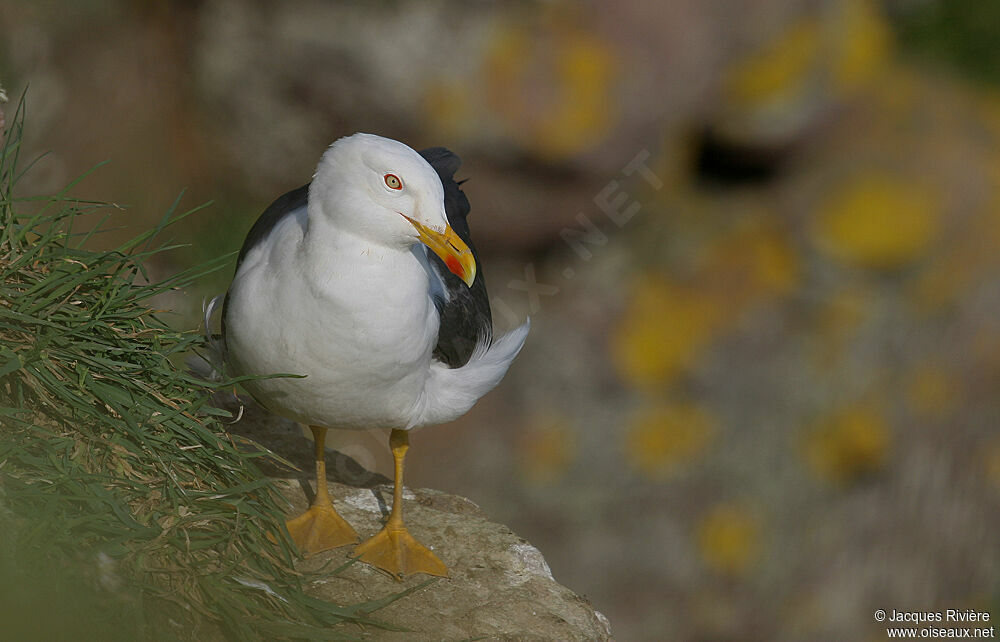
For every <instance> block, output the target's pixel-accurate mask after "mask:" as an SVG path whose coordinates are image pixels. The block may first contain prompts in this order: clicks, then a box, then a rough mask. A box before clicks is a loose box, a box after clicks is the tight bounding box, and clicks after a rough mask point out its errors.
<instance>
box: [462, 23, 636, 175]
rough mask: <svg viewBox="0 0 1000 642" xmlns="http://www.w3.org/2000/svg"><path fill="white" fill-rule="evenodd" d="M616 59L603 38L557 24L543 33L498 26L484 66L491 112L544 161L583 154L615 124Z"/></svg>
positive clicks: (515, 27) (483, 73)
mask: <svg viewBox="0 0 1000 642" xmlns="http://www.w3.org/2000/svg"><path fill="white" fill-rule="evenodd" d="M615 58H616V57H615V55H614V53H613V51H612V48H611V47H610V45H609V44H608V43H606V42H605V41H604V40H602V39H601V38H599V37H597V36H596V35H594V34H591V33H588V32H587V31H586V30H584V29H583V28H580V27H575V26H572V25H569V24H563V23H560V22H558V21H554V22H553V23H552V24H551V25H543V28H542V29H541V31H540V33H534V32H533V31H530V30H529V29H528V28H527V27H525V26H524V25H520V24H519V25H511V26H508V27H505V28H501V29H500V30H499V31H498V32H497V33H496V34H495V35H494V36H493V39H492V42H491V45H490V46H489V47H488V49H487V52H486V56H485V59H484V62H483V67H482V73H481V76H482V77H483V79H484V80H485V88H486V96H485V102H486V108H487V109H488V110H489V111H490V112H491V113H492V114H494V115H496V116H497V117H499V119H500V120H501V121H502V122H503V123H504V124H505V125H506V128H507V129H508V131H509V133H510V135H511V136H513V137H514V138H515V139H517V140H518V141H519V142H521V143H522V144H524V145H526V146H527V147H529V148H531V149H533V150H535V151H536V152H538V153H539V154H540V155H542V156H545V157H547V158H553V159H559V158H565V157H568V156H571V155H573V154H576V153H579V152H582V151H584V150H587V149H589V148H592V147H593V146H595V145H596V144H598V143H599V142H601V141H602V140H604V138H605V137H606V136H607V135H608V133H609V132H610V131H611V128H612V126H613V124H614V120H615V117H616V116H615V114H614V112H613V109H612V106H613V104H614V103H613V101H612V100H611V91H612V88H613V87H612V85H613V82H614V79H615V77H616V65H615V62H614V61H615Z"/></svg>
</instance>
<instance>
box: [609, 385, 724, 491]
mask: <svg viewBox="0 0 1000 642" xmlns="http://www.w3.org/2000/svg"><path fill="white" fill-rule="evenodd" d="M715 425H716V422H715V419H714V418H713V417H712V416H711V415H710V414H709V413H708V412H707V411H706V410H704V409H703V408H700V407H699V406H696V405H694V404H664V403H661V404H657V405H655V406H652V407H649V408H645V409H643V410H641V411H640V412H639V413H638V415H637V416H636V417H635V418H634V419H633V421H632V425H631V427H630V428H629V431H628V434H627V436H626V441H625V455H626V459H627V460H628V462H629V464H631V466H632V467H633V468H634V469H635V470H636V471H638V472H639V473H641V474H642V475H644V476H646V477H651V478H664V477H668V476H670V475H672V474H674V473H676V472H677V471H678V470H679V469H680V468H681V467H682V466H683V465H684V464H688V463H691V462H692V461H693V460H694V459H696V458H697V457H698V456H699V455H701V454H702V453H703V452H704V451H705V449H706V448H707V447H708V445H709V443H711V441H712V439H713V437H714V436H715Z"/></svg>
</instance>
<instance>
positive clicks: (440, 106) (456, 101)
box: [423, 80, 475, 138]
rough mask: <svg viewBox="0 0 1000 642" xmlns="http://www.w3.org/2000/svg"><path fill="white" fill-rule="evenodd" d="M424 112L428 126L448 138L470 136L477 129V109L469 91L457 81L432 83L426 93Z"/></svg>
mask: <svg viewBox="0 0 1000 642" xmlns="http://www.w3.org/2000/svg"><path fill="white" fill-rule="evenodd" d="M423 111H424V116H425V117H426V119H427V123H428V125H430V126H431V127H432V128H434V130H435V131H436V132H437V133H438V134H439V135H441V136H444V137H447V138H461V137H465V136H468V135H469V134H470V133H471V132H472V130H473V128H474V127H475V109H474V107H473V105H472V101H471V100H470V98H469V92H468V89H467V88H466V87H465V86H464V85H462V84H460V83H459V82H457V81H456V82H447V81H444V80H442V81H438V82H432V83H430V84H429V85H428V87H427V89H426V91H425V93H424V104H423Z"/></svg>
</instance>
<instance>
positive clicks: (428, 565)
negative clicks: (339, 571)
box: [354, 430, 448, 579]
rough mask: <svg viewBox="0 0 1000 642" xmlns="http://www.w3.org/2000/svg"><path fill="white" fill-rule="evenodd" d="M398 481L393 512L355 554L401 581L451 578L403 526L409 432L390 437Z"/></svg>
mask: <svg viewBox="0 0 1000 642" xmlns="http://www.w3.org/2000/svg"><path fill="white" fill-rule="evenodd" d="M389 446H390V447H391V448H392V458H393V460H394V462H395V464H396V478H395V480H394V483H393V488H392V512H391V513H389V521H387V522H386V523H385V527H384V528H383V529H382V530H381V531H379V533H378V534H377V535H375V536H374V537H372V538H371V539H369V540H367V541H365V542H363V543H362V544H360V545H359V546H358V547H357V548H356V549H354V554H355V555H356V556H358V557H359V558H361V561H363V562H368V563H369V564H371V565H372V566H375V567H378V568H380V569H382V570H384V571H388V572H389V573H391V574H392V575H393V577H395V578H397V579H399V578H400V577H402V576H403V575H412V574H414V573H427V574H428V575H438V576H441V577H448V567H446V566H445V565H444V562H442V561H441V560H439V559H438V557H437V556H436V555H435V554H434V553H432V552H431V551H430V549H429V548H427V547H426V546H424V545H423V544H421V543H420V542H418V541H417V540H415V539H413V536H411V535H410V534H409V533H408V532H407V530H406V527H405V526H403V459H404V458H405V457H406V451H407V450H408V449H409V448H410V438H409V433H407V431H405V430H393V431H392V435H391V436H390V437H389Z"/></svg>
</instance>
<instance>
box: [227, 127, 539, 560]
mask: <svg viewBox="0 0 1000 642" xmlns="http://www.w3.org/2000/svg"><path fill="white" fill-rule="evenodd" d="M460 164H461V161H460V159H459V158H458V156H457V155H455V154H454V153H452V152H451V151H449V150H447V149H445V148H443V147H434V148H430V149H425V150H423V151H421V152H419V153H418V152H416V151H414V150H413V149H411V148H410V147H408V146H407V145H405V144H403V143H401V142H398V141H395V140H391V139H388V138H382V137H380V136H375V135H372V134H365V133H357V134H354V135H352V136H346V137H344V138H341V139H339V140H337V141H335V142H334V143H333V144H332V145H331V146H330V147H329V148H328V149H327V150H326V152H325V153H324V154H323V156H322V158H321V160H320V162H319V165H318V166H317V168H316V172H315V174H314V176H313V180H312V182H311V183H308V184H306V185H303V186H302V187H300V188H298V189H295V190H292V191H291V192H288V193H287V194H285V195H283V196H281V197H280V198H278V199H277V200H276V201H274V203H272V204H271V205H270V206H269V207H268V208H267V209H266V210H265V211H264V213H263V214H262V215H261V216H260V218H259V219H257V222H256V223H255V224H254V225H253V227H252V228H251V229H250V232H249V234H248V235H247V237H246V240H245V241H244V243H243V247H242V249H241V250H240V253H239V256H238V258H237V263H236V273H235V276H234V278H233V281H232V284H231V285H230V286H229V290H228V292H227V293H226V298H225V302H224V304H223V314H222V345H223V350H224V353H225V354H224V359H225V363H226V364H227V367H228V368H229V369H230V370H231V372H232V373H233V374H235V375H237V376H247V375H251V376H253V375H273V374H288V375H300V376H283V377H266V378H255V379H251V380H247V381H245V382H244V384H243V385H244V386H245V387H246V389H247V390H248V391H249V392H250V393H251V394H252V395H253V397H254V398H255V399H256V400H257V401H258V402H259V403H260V404H261V405H262V406H264V407H265V408H267V409H268V410H269V411H271V412H273V413H275V414H277V415H281V416H284V417H287V418H289V419H292V420H294V421H297V422H299V423H301V424H303V425H306V426H309V427H310V429H311V431H312V434H313V439H314V440H315V443H316V454H315V459H316V479H317V482H316V486H317V488H316V495H315V498H314V500H313V502H312V504H311V505H310V507H309V509H308V510H306V512H305V513H303V514H302V515H300V516H299V517H296V518H294V519H291V520H289V521H288V522H287V523H286V526H287V529H288V532H289V535H290V536H291V538H292V540H293V541H294V542H295V544H296V545H297V546H298V547H299V549H300V550H302V551H304V552H306V553H307V554H308V553H315V552H319V551H322V550H327V549H331V548H336V547H339V546H346V545H348V544H352V543H355V542H357V541H358V539H359V538H358V535H357V533H356V532H355V530H354V529H353V528H352V527H351V525H350V524H348V523H347V521H346V520H344V519H343V518H342V517H341V516H340V515H339V514H338V513H337V511H336V510H335V509H334V506H333V502H332V501H331V499H330V495H329V492H328V490H327V485H326V464H325V449H324V442H325V439H326V432H327V430H328V429H330V428H334V429H341V430H344V429H346V430H372V429H386V428H388V429H390V430H391V433H390V437H389V446H390V448H391V449H392V454H393V460H394V468H395V479H394V484H393V504H392V510H391V512H390V514H389V517H388V520H387V521H386V522H385V525H384V528H383V529H382V530H381V531H380V532H379V533H377V534H376V535H374V536H373V537H371V538H370V539H368V540H366V541H365V542H363V543H361V544H360V545H358V546H357V548H355V550H354V554H355V557H358V558H360V559H361V560H362V561H364V562H367V563H369V564H371V565H373V566H375V567H377V568H380V569H383V570H385V571H387V572H388V573H390V574H391V575H393V576H394V577H396V578H397V579H398V578H401V577H402V576H404V575H410V574H414V573H427V574H430V575H438V576H447V575H448V569H447V567H446V566H445V564H444V563H443V562H441V560H440V559H439V558H438V557H437V556H436V555H435V554H434V553H433V552H431V550H430V549H428V548H427V547H426V546H424V545H423V544H421V543H419V542H418V541H416V539H414V538H413V537H412V536H411V535H410V534H409V532H408V531H407V530H406V527H405V525H404V523H403V501H402V500H403V462H404V459H405V457H406V452H407V450H408V448H409V433H410V431H411V430H415V429H417V428H421V427H424V426H430V425H435V424H441V423H445V422H448V421H452V420H454V419H457V418H458V417H460V416H462V415H463V414H465V413H466V412H467V411H468V410H469V408H471V407H472V405H473V404H475V403H476V401H478V400H479V398H480V397H482V396H483V395H484V394H486V393H487V392H489V391H490V390H491V389H493V388H494V387H495V386H496V385H497V384H498V383H499V382H500V380H501V379H502V378H503V376H504V374H505V373H506V372H507V369H508V368H509V367H510V364H511V362H512V361H513V360H514V358H515V357H516V356H517V354H518V352H519V351H520V350H521V347H522V346H523V344H524V341H525V338H526V337H527V334H528V329H529V327H530V319H529V320H526V321H525V322H524V323H523V324H522V325H521V326H520V327H518V328H516V329H514V330H512V331H510V332H508V333H506V334H504V335H502V336H499V337H494V336H493V322H492V317H491V315H490V305H489V299H488V296H487V293H486V285H485V282H484V280H483V274H482V271H481V270H480V269H479V268H478V263H479V261H478V255H477V253H476V250H475V249H474V246H473V244H472V241H471V238H470V234H469V226H468V223H467V221H466V217H467V216H468V214H469V211H470V206H469V201H468V199H467V198H466V196H465V194H464V193H463V192H462V190H461V188H460V187H459V184H458V183H457V182H456V181H455V180H454V178H453V177H454V174H455V172H456V170H457V169H458V167H459V165H460Z"/></svg>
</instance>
